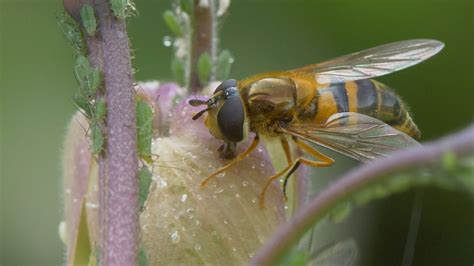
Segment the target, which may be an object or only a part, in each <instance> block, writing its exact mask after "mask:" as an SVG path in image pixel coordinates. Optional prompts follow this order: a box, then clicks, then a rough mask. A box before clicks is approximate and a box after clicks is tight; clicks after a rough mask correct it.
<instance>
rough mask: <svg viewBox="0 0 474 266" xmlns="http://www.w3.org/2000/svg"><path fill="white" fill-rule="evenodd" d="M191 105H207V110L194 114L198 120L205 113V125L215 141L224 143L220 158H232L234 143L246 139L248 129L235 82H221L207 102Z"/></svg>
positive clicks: (230, 80)
mask: <svg viewBox="0 0 474 266" xmlns="http://www.w3.org/2000/svg"><path fill="white" fill-rule="evenodd" d="M190 104H191V105H201V104H207V106H208V107H207V108H206V109H204V110H202V111H201V112H199V113H198V114H196V115H195V116H194V117H193V119H197V118H199V116H201V115H202V114H203V113H204V112H207V116H206V118H205V125H206V127H207V128H208V129H209V132H210V133H211V134H212V135H213V136H214V137H215V138H217V139H222V140H224V141H225V145H223V146H222V147H221V149H220V150H221V157H223V158H233V157H234V156H235V154H234V149H235V146H236V143H238V142H240V141H242V140H244V139H246V138H247V135H248V132H249V127H248V121H247V115H246V110H245V105H244V102H243V100H242V97H241V95H240V92H239V89H238V88H237V81H236V80H235V79H229V80H226V81H224V82H222V83H221V84H220V85H219V86H218V87H217V88H216V90H215V91H214V94H213V95H212V97H211V98H209V99H208V100H207V101H200V100H192V101H190Z"/></svg>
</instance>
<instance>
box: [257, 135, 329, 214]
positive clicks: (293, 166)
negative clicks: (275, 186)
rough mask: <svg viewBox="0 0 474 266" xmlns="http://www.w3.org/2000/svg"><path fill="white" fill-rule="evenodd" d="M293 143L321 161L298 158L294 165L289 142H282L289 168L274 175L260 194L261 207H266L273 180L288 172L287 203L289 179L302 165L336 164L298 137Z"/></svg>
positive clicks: (286, 180)
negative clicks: (266, 195)
mask: <svg viewBox="0 0 474 266" xmlns="http://www.w3.org/2000/svg"><path fill="white" fill-rule="evenodd" d="M293 141H294V142H295V143H296V145H298V147H299V148H300V149H301V150H303V151H305V152H306V153H309V154H310V155H311V156H313V157H314V158H317V159H319V160H321V161H313V160H308V159H305V158H303V157H298V158H297V159H296V160H295V161H294V162H293V163H292V162H291V154H290V150H289V146H288V142H285V141H284V140H283V139H282V141H281V143H282V146H283V150H284V151H285V154H286V157H287V160H288V166H287V167H285V169H283V170H282V171H280V172H279V173H278V174H276V175H273V176H271V177H269V179H268V181H267V183H266V184H265V187H264V188H263V190H262V192H261V193H260V207H262V208H263V207H264V205H265V204H264V201H265V192H266V190H267V188H268V186H269V185H270V184H271V183H272V181H273V180H275V179H277V178H278V177H280V176H282V175H283V174H284V173H286V172H288V173H287V174H286V176H285V179H284V181H283V196H284V198H285V201H286V200H287V196H286V186H287V184H288V179H289V178H290V176H291V174H293V173H294V172H295V171H296V169H298V167H299V166H300V164H306V165H309V166H312V167H325V166H330V165H331V164H333V163H334V159H332V158H331V157H329V156H326V155H324V154H322V153H320V152H319V151H317V150H316V149H314V148H313V147H311V146H310V145H308V144H306V143H304V142H303V141H301V140H299V139H297V138H296V137H294V138H293Z"/></svg>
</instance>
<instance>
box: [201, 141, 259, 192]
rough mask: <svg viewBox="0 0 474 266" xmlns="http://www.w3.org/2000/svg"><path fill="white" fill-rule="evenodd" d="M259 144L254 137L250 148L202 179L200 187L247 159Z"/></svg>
mask: <svg viewBox="0 0 474 266" xmlns="http://www.w3.org/2000/svg"><path fill="white" fill-rule="evenodd" d="M259 142H260V138H259V137H258V135H255V138H254V139H253V141H252V143H251V144H250V146H249V147H248V148H247V150H246V151H244V152H242V153H241V154H239V155H238V156H237V157H235V159H233V160H232V161H230V162H229V163H228V164H226V165H224V166H222V167H221V168H219V169H218V170H217V171H215V172H214V173H212V174H210V175H209V176H208V177H207V178H206V179H204V181H202V182H201V185H200V186H201V187H204V186H206V185H207V183H208V182H209V181H210V180H211V179H213V178H214V177H216V176H217V175H218V174H220V173H222V172H224V171H225V170H227V169H228V168H229V167H231V166H232V165H234V164H236V163H238V162H240V161H242V159H244V158H245V157H247V156H248V155H249V154H250V153H251V152H252V151H253V150H254V149H255V148H256V147H257V146H258V143H259Z"/></svg>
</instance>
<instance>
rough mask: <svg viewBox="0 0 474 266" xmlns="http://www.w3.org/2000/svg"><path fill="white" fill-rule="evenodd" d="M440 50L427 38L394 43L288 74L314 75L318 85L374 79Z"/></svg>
mask: <svg viewBox="0 0 474 266" xmlns="http://www.w3.org/2000/svg"><path fill="white" fill-rule="evenodd" d="M443 47H444V44H443V43H442V42H440V41H436V40H428V39H417V40H407V41H401V42H394V43H389V44H385V45H381V46H377V47H374V48H370V49H367V50H363V51H360V52H357V53H353V54H349V55H345V56H341V57H338V58H335V59H332V60H329V61H326V62H323V63H319V64H313V65H308V66H305V67H302V68H298V69H295V70H292V72H310V73H314V77H315V79H316V81H317V82H318V83H320V84H326V83H331V82H332V83H341V82H346V81H351V80H359V79H367V78H374V77H379V76H383V75H386V74H389V73H392V72H395V71H399V70H402V69H404V68H407V67H410V66H413V65H416V64H418V63H420V62H422V61H424V60H426V59H428V58H430V57H431V56H433V55H435V54H436V53H438V52H439V51H441V49H443Z"/></svg>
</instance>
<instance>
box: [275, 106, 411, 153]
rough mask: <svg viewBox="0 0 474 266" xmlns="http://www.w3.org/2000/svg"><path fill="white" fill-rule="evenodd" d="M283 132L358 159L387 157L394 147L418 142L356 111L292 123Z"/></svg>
mask: <svg viewBox="0 0 474 266" xmlns="http://www.w3.org/2000/svg"><path fill="white" fill-rule="evenodd" d="M281 130H282V131H283V132H285V133H288V134H290V135H293V136H296V137H299V138H301V139H304V140H306V141H309V142H311V143H315V144H318V145H321V146H324V147H326V148H329V149H331V150H334V151H336V152H339V153H342V154H343V155H346V156H349V157H351V158H354V159H356V160H359V161H369V160H372V159H375V158H376V157H380V156H385V157H388V156H389V155H390V153H392V152H394V151H395V150H398V149H401V148H405V147H409V146H416V145H420V144H419V143H418V142H417V141H416V140H414V139H413V138H411V137H410V136H408V135H407V134H405V133H403V132H401V131H398V130H396V129H395V128H393V127H391V126H389V125H387V124H385V123H384V122H382V121H380V120H378V119H375V118H373V117H370V116H366V115H362V114H358V113H350V112H348V113H337V114H334V115H332V116H330V117H329V119H328V120H327V121H326V123H325V124H322V125H321V124H319V125H316V124H308V123H301V124H292V125H290V126H288V127H286V128H282V129H281Z"/></svg>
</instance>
